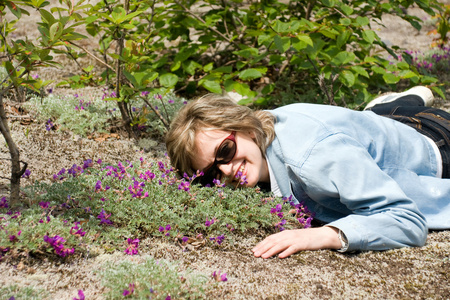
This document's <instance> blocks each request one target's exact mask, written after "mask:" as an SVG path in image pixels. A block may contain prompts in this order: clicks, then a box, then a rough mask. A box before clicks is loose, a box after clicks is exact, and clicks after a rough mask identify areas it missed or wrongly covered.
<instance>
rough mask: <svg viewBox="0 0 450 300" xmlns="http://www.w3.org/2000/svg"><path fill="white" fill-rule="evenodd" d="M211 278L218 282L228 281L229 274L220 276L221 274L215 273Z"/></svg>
mask: <svg viewBox="0 0 450 300" xmlns="http://www.w3.org/2000/svg"><path fill="white" fill-rule="evenodd" d="M211 277H212V278H213V279H214V280H216V281H227V280H228V279H227V273H223V274H220V271H219V272H216V271H214V272H213V273H212V275H211Z"/></svg>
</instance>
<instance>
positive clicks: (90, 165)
mask: <svg viewBox="0 0 450 300" xmlns="http://www.w3.org/2000/svg"><path fill="white" fill-rule="evenodd" d="M93 165H94V163H93V162H92V159H87V160H85V161H84V162H83V170H84V169H87V168H89V167H92V166H93Z"/></svg>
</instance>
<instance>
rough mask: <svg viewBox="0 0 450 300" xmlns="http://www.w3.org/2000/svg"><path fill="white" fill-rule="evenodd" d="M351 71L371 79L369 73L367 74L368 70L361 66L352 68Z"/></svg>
mask: <svg viewBox="0 0 450 300" xmlns="http://www.w3.org/2000/svg"><path fill="white" fill-rule="evenodd" d="M350 69H351V70H352V71H353V72H355V73H356V74H358V75H361V76H364V77H366V78H369V73H367V71H366V69H364V68H363V67H361V66H351V67H350Z"/></svg>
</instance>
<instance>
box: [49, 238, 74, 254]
mask: <svg viewBox="0 0 450 300" xmlns="http://www.w3.org/2000/svg"><path fill="white" fill-rule="evenodd" d="M44 241H45V242H47V243H49V244H50V245H51V246H52V247H53V249H54V250H55V253H56V254H57V255H59V256H61V257H66V256H67V255H69V254H73V253H74V252H75V249H74V248H72V249H68V248H64V243H65V242H66V240H65V239H63V238H62V237H61V236H59V235H55V236H54V237H49V236H47V235H45V236H44Z"/></svg>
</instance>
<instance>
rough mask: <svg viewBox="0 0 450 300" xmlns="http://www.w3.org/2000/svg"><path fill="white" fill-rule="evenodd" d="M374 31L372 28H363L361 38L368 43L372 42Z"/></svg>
mask: <svg viewBox="0 0 450 300" xmlns="http://www.w3.org/2000/svg"><path fill="white" fill-rule="evenodd" d="M375 36H376V33H375V32H374V31H373V30H364V31H363V33H362V37H363V39H364V40H365V41H366V42H368V43H369V44H373V41H374V40H375Z"/></svg>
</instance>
